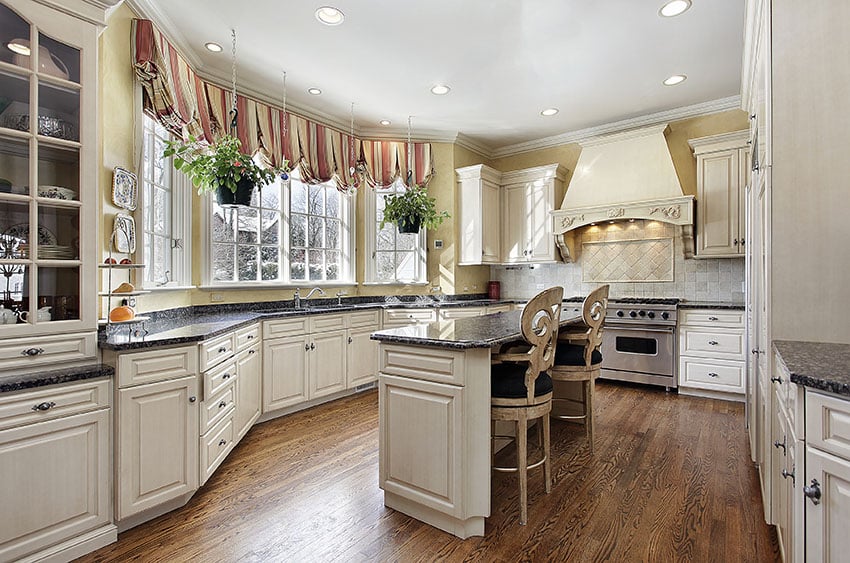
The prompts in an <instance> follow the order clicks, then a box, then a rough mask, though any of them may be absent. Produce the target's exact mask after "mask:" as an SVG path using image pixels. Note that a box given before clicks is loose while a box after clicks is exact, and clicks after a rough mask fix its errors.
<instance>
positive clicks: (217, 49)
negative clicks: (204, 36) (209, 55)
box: [204, 41, 221, 53]
mask: <svg viewBox="0 0 850 563" xmlns="http://www.w3.org/2000/svg"><path fill="white" fill-rule="evenodd" d="M204 47H206V48H207V51H212V52H213V53H221V45H219V44H218V43H213V42H212V41H210V42H209V43H204Z"/></svg>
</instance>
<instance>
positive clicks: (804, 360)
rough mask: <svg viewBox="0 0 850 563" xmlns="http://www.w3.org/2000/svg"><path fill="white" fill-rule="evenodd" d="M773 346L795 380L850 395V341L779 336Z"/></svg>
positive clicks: (800, 383)
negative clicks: (846, 342)
mask: <svg viewBox="0 0 850 563" xmlns="http://www.w3.org/2000/svg"><path fill="white" fill-rule="evenodd" d="M773 347H774V349H775V350H776V351H777V353H778V354H779V358H780V359H781V360H782V362H783V363H784V364H785V367H787V368H788V371H789V372H790V373H791V381H792V382H794V383H797V384H799V385H802V386H804V387H811V388H813V389H820V390H822V391H829V392H831V393H838V394H839V395H847V396H850V344H831V343H827V342H799V341H793V340H776V341H774V343H773Z"/></svg>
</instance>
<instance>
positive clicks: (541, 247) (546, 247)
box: [525, 180, 556, 262]
mask: <svg viewBox="0 0 850 563" xmlns="http://www.w3.org/2000/svg"><path fill="white" fill-rule="evenodd" d="M554 198H555V195H554V188H553V186H552V181H551V180H550V181H546V182H544V181H542V180H538V181H536V182H534V183H533V184H531V185H529V186H528V187H527V188H526V191H525V217H526V218H527V219H526V220H527V225H526V247H527V248H528V260H529V261H530V262H552V261H554V260H555V258H556V256H555V253H556V248H555V237H554V236H553V235H552V226H551V223H552V211H553V209H554Z"/></svg>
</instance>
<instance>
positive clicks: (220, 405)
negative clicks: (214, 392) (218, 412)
mask: <svg viewBox="0 0 850 563" xmlns="http://www.w3.org/2000/svg"><path fill="white" fill-rule="evenodd" d="M226 406H227V401H222V402H220V403H219V404H218V408H220V409H223V408H224V407H226Z"/></svg>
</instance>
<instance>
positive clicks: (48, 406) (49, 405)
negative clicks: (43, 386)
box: [32, 401, 56, 411]
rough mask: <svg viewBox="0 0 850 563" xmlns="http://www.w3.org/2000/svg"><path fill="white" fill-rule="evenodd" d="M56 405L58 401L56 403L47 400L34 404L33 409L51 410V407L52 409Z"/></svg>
mask: <svg viewBox="0 0 850 563" xmlns="http://www.w3.org/2000/svg"><path fill="white" fill-rule="evenodd" d="M55 406H56V403H54V402H53V401H45V402H43V403H39V404H37V405H34V406H33V407H32V410H34V411H49V410H50V409H52V408H53V407H55Z"/></svg>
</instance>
